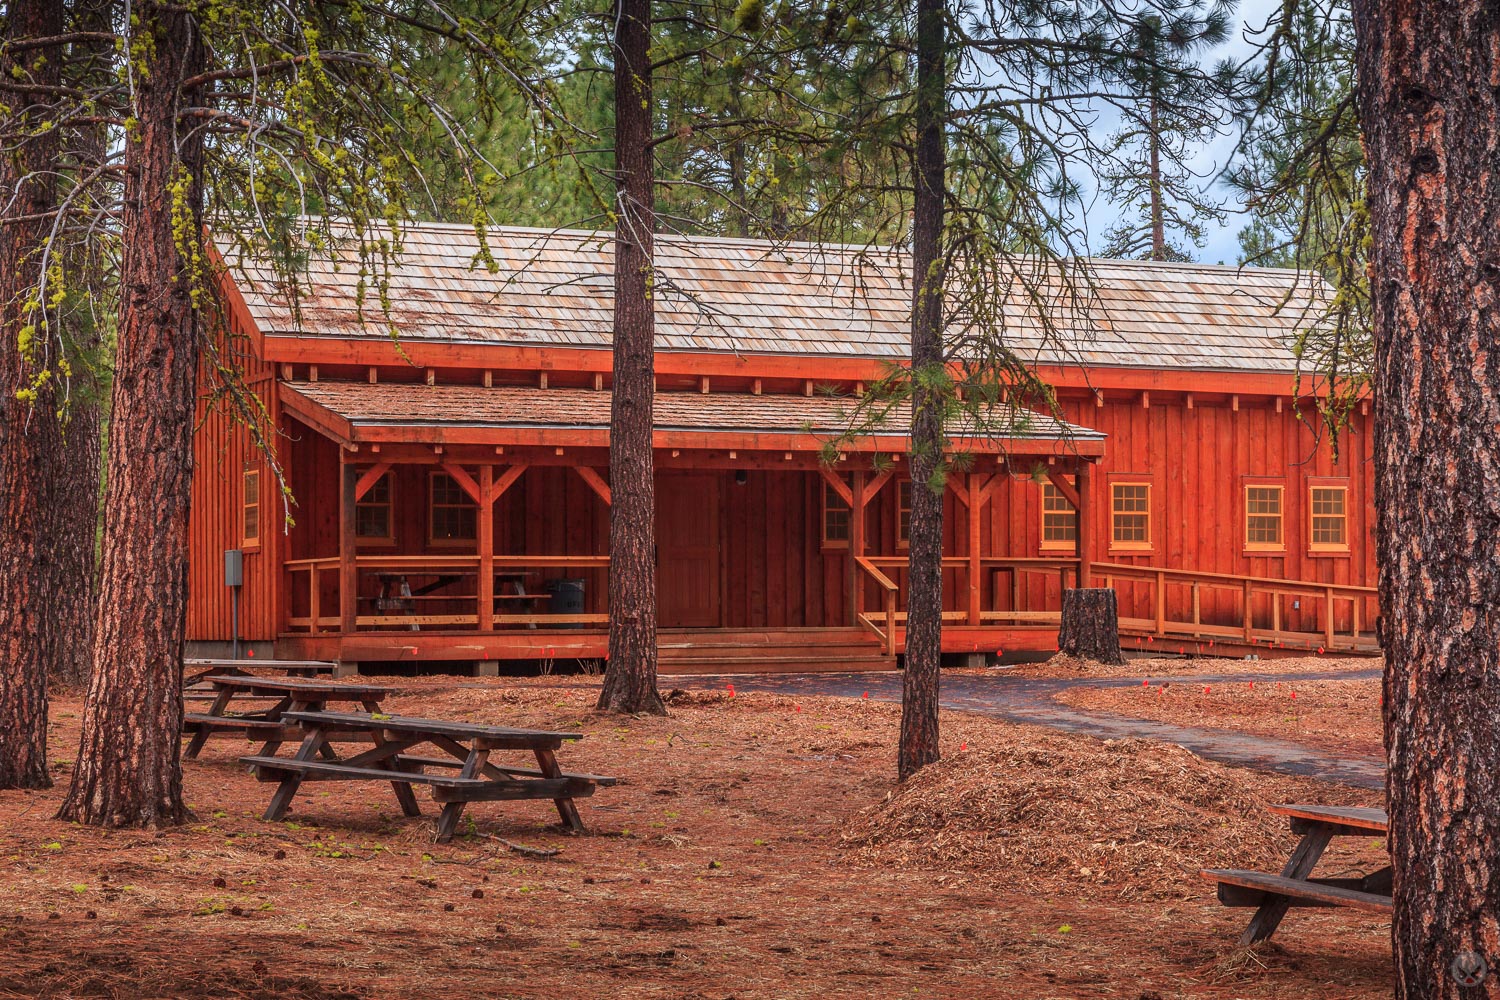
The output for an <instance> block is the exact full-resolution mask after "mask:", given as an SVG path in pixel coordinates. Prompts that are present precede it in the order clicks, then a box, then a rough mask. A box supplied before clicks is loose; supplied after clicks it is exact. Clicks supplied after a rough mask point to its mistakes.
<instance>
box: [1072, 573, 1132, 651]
mask: <svg viewBox="0 0 1500 1000" xmlns="http://www.w3.org/2000/svg"><path fill="white" fill-rule="evenodd" d="M1057 648H1058V650H1059V651H1061V652H1063V653H1066V654H1067V655H1068V656H1076V657H1077V658H1078V659H1080V660H1092V661H1094V662H1095V663H1124V662H1125V657H1124V655H1122V654H1121V652H1120V607H1119V601H1118V600H1117V598H1116V597H1115V591H1114V588H1113V587H1073V588H1070V589H1068V590H1065V591H1063V599H1062V626H1061V627H1060V628H1059V629H1058V630H1057Z"/></svg>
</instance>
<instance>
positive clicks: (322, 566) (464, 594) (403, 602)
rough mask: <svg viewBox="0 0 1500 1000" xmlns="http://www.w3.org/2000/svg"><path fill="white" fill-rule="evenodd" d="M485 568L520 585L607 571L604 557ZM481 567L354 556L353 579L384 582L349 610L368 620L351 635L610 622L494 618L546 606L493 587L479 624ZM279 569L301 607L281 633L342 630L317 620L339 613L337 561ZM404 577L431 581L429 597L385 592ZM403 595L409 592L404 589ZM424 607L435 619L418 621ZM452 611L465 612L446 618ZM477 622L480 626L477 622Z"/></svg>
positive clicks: (538, 559) (531, 559)
mask: <svg viewBox="0 0 1500 1000" xmlns="http://www.w3.org/2000/svg"><path fill="white" fill-rule="evenodd" d="M490 561H491V563H492V565H493V572H494V574H495V578H496V579H498V580H502V581H503V580H506V579H515V578H519V576H520V574H522V573H528V574H529V573H532V572H539V571H544V570H586V569H605V568H608V566H609V557H608V556H572V555H567V556H562V555H550V556H549V555H497V556H494V557H493V558H492V559H491V560H490ZM480 566H481V559H480V557H479V556H478V555H473V554H455V555H439V554H433V555H361V556H358V557H357V558H356V559H355V566H354V568H355V573H356V578H357V579H367V578H368V577H370V576H378V577H385V578H387V579H385V580H384V581H383V582H382V585H381V591H382V592H381V594H380V595H379V596H371V595H366V594H363V593H361V594H360V596H359V598H358V601H357V603H356V607H357V608H358V607H359V606H360V605H372V607H371V608H370V611H371V612H373V613H356V615H355V620H354V624H355V627H356V628H357V629H381V628H424V627H429V628H461V629H469V628H473V629H479V630H480V631H491V630H494V629H496V628H503V627H522V628H547V627H556V626H560V625H598V624H603V623H605V622H607V621H608V620H609V616H608V615H607V614H605V613H603V612H596V613H579V614H550V613H547V612H542V611H535V610H530V609H527V610H521V611H518V612H516V613H509V612H502V611H497V610H496V609H497V608H500V607H503V606H504V605H505V604H506V603H508V602H511V601H516V602H520V603H522V604H525V605H528V606H529V605H531V604H534V603H535V602H537V601H542V600H546V599H547V597H548V594H547V593H545V592H537V591H533V592H530V593H526V592H520V590H521V588H519V587H518V588H517V590H518V592H516V593H510V594H506V593H500V592H499V591H498V589H497V588H495V587H494V586H493V585H492V586H491V587H490V588H489V594H490V601H491V608H490V610H491V613H490V614H489V615H488V616H481V614H480V611H481V609H482V605H483V598H482V597H481V594H480V589H481V588H480V587H479V586H478V583H479V575H480ZM285 567H286V571H287V574H288V577H289V578H290V580H291V589H289V590H288V593H289V594H291V593H294V592H297V593H303V594H305V595H306V600H307V614H305V615H289V616H288V617H287V625H288V627H289V628H294V629H306V630H308V631H309V632H312V633H317V632H321V631H325V630H327V631H337V630H339V629H340V628H341V626H342V624H343V622H342V619H341V617H340V616H339V615H337V614H335V615H327V614H324V613H323V612H324V607H325V606H330V605H331V607H333V608H335V609H337V608H339V606H340V600H339V594H338V591H339V588H340V587H341V586H342V577H341V571H342V563H341V561H340V560H339V558H338V557H337V556H326V557H321V558H315V559H291V560H288V561H287V562H286V563H285ZM330 572H331V573H333V574H334V577H335V580H336V581H337V582H336V585H335V587H334V588H333V598H332V601H331V602H330V601H328V600H325V599H324V583H325V577H324V574H327V573H330ZM302 574H306V581H305V583H303V582H299V581H298V577H299V576H300V575H302ZM408 576H411V577H418V578H420V577H434V578H436V580H435V581H434V583H435V584H436V585H435V586H433V585H429V586H431V589H430V590H427V591H426V592H420V591H422V590H423V588H421V587H419V588H418V592H403V591H401V590H396V591H393V590H392V587H393V586H395V585H396V581H397V580H400V581H402V582H404V581H405V580H406V578H407V577H408ZM447 577H452V579H451V580H445V579H444V578H447ZM471 578H472V579H473V581H474V586H473V587H472V588H465V589H463V590H461V591H459V592H454V591H453V590H452V589H451V588H452V587H453V586H454V585H457V584H460V583H461V582H463V581H465V580H467V579H471ZM361 589H362V588H361ZM406 589H407V590H410V588H409V587H408V588H406ZM425 603H434V604H438V605H440V610H439V609H435V610H434V613H427V614H424V613H421V612H420V611H419V606H420V605H422V604H425ZM455 605H457V606H459V607H462V608H464V610H462V611H458V612H454V611H452V609H453V608H454V606H455ZM465 606H467V607H465ZM398 609H399V610H398ZM387 612H395V613H387ZM482 617H485V618H486V619H487V620H485V621H483V622H482V621H481V618H482Z"/></svg>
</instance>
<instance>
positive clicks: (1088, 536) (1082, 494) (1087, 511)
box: [1074, 462, 1094, 587]
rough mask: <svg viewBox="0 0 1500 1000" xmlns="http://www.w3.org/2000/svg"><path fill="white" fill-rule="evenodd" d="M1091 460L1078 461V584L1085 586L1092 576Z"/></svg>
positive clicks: (1092, 516)
mask: <svg viewBox="0 0 1500 1000" xmlns="http://www.w3.org/2000/svg"><path fill="white" fill-rule="evenodd" d="M1091 464H1093V463H1091V462H1079V463H1078V503H1077V504H1076V505H1075V508H1074V509H1075V510H1077V511H1078V584H1077V585H1078V586H1080V587H1087V586H1089V584H1090V582H1091V581H1090V577H1092V576H1093V555H1092V551H1093V546H1092V544H1091V543H1092V540H1093V535H1094V512H1093V510H1092V508H1091V506H1090V504H1089V466H1090V465H1091Z"/></svg>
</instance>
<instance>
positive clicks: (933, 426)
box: [896, 0, 948, 781]
mask: <svg viewBox="0 0 1500 1000" xmlns="http://www.w3.org/2000/svg"><path fill="white" fill-rule="evenodd" d="M944 16H945V11H944V4H943V0H917V101H916V125H917V149H916V172H915V177H916V195H915V201H914V204H913V210H914V211H913V216H912V308H911V368H912V415H911V450H912V455H911V470H912V471H911V475H912V491H911V528H910V536H909V537H910V548H909V551H908V566H909V569H910V572H909V575H908V580H909V585H908V592H907V593H908V597H907V606H906V613H907V617H906V670H905V672H904V674H903V675H902V682H901V737H900V739H901V742H900V747H899V749H898V752H897V759H896V770H897V774H898V775H899V777H900V778H901V780H903V781H904V780H905V779H907V778H909V777H911V775H913V774H915V773H916V772H917V770H918V769H920V768H922V767H923V766H925V765H927V764H930V763H932V762H933V761H935V760H937V759H938V757H939V754H938V686H939V677H940V674H941V669H942V658H943V494H942V489H941V486H940V485H939V488H937V489H933V486H935V485H938V484H939V482H940V475H941V472H942V459H943V400H944V394H943V392H942V390H941V388H939V387H938V386H936V385H934V382H935V381H937V380H939V379H940V376H941V374H942V372H943V367H944V366H943V280H944V277H945V267H944V263H945V261H944V257H943V209H944V207H945V206H944V199H945V194H946V186H947V162H946V152H945V150H944V145H943V122H944V119H945V117H946V114H945V112H946V108H947V99H948V94H947V74H946V61H947V60H946V52H945V46H946V40H945V25H944V21H943V19H944Z"/></svg>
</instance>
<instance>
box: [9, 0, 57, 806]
mask: <svg viewBox="0 0 1500 1000" xmlns="http://www.w3.org/2000/svg"><path fill="white" fill-rule="evenodd" d="M62 12H63V8H62V5H61V4H58V3H55V2H53V0H14V2H12V3H11V4H10V7H9V10H8V13H7V16H6V19H5V29H6V38H7V40H9V41H20V40H23V39H29V38H47V37H52V36H55V35H57V34H59V33H60V32H61V30H62V24H63V19H62ZM60 67H61V59H59V53H58V51H57V49H56V48H55V47H54V48H44V49H23V50H21V51H19V52H17V53H15V54H14V55H7V54H6V53H5V51H4V49H3V48H0V79H4V80H6V81H15V82H21V81H27V82H30V83H34V84H36V85H37V86H38V87H55V86H57V84H58V83H59V81H60V80H61V72H60ZM55 99H56V98H55V97H54V96H53V95H52V94H49V93H46V92H44V91H38V92H32V93H28V92H25V91H10V92H7V93H6V94H5V95H4V98H3V101H0V103H3V104H5V105H8V106H9V110H0V123H3V126H0V127H3V129H4V133H3V134H0V146H4V147H5V149H6V155H4V156H0V338H3V339H0V788H46V787H47V786H49V785H50V784H52V779H51V777H50V776H49V775H48V773H47V673H48V665H49V663H50V662H51V660H52V658H53V652H54V649H55V643H56V631H55V629H53V628H52V623H51V619H50V617H49V615H50V613H51V605H52V601H53V593H52V589H53V584H54V582H55V573H54V569H53V567H52V565H51V563H50V559H49V557H50V555H51V551H52V546H51V544H50V540H51V531H50V527H51V514H50V508H49V506H48V503H47V501H48V490H49V485H48V480H49V477H48V471H49V468H50V466H51V463H52V461H53V456H54V455H55V453H56V451H57V448H58V425H57V419H56V417H55V416H54V413H55V407H54V405H53V404H52V394H51V391H50V389H48V388H47V387H45V386H43V387H42V389H41V391H40V393H39V396H38V398H37V399H36V400H35V405H32V403H31V402H29V401H27V400H23V399H20V398H18V396H17V394H18V393H21V392H23V391H25V390H27V389H29V388H31V387H32V385H33V380H34V378H35V376H36V373H37V372H38V370H39V368H41V367H44V366H45V365H46V364H47V362H46V361H45V360H43V359H44V358H45V357H46V355H45V354H44V353H43V352H44V351H54V352H55V348H54V347H53V346H52V345H49V344H47V341H48V340H49V338H50V336H51V334H52V328H50V327H44V326H43V323H42V317H41V316H40V315H39V313H37V312H35V311H31V310H28V308H27V301H28V299H30V298H32V295H33V290H34V288H35V287H36V284H37V280H38V278H39V276H40V265H41V260H40V254H41V251H42V246H43V242H44V241H45V239H46V234H47V231H48V222H49V220H48V219H46V218H45V217H41V218H33V219H31V220H30V221H21V220H24V219H27V217H34V216H45V213H47V212H49V211H51V210H52V209H54V208H55V207H56V202H57V187H56V182H55V180H54V178H53V176H52V175H51V174H50V172H49V171H50V170H51V169H52V166H53V163H54V161H55V159H56V157H57V154H58V149H59V142H58V136H59V133H58V131H57V130H56V129H44V128H42V127H41V124H42V123H43V122H45V121H46V120H47V118H48V117H49V115H48V112H47V105H48V104H49V103H51V102H52V101H53V100H55ZM23 136H25V138H23ZM12 149H14V152H11V150H12ZM12 220H15V221H12ZM23 328H30V330H31V331H32V332H31V333H30V334H28V338H29V339H31V341H32V343H33V344H35V345H36V346H35V348H34V349H33V350H32V351H31V352H30V354H31V355H32V356H31V357H28V356H25V355H23V353H22V351H21V349H20V347H19V342H20V340H21V339H22V336H21V334H22V330H23ZM53 356H55V353H54V355H53Z"/></svg>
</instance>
